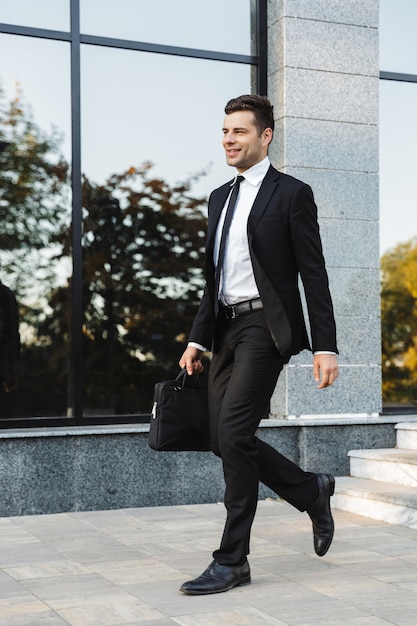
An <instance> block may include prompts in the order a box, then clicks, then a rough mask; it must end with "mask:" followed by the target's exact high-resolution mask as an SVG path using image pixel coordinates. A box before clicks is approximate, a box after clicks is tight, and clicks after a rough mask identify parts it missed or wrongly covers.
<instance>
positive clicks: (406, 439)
mask: <svg viewBox="0 0 417 626" xmlns="http://www.w3.org/2000/svg"><path fill="white" fill-rule="evenodd" d="M395 429H396V431H397V448H403V449H404V450H417V423H416V422H400V423H399V424H396V426H395Z"/></svg>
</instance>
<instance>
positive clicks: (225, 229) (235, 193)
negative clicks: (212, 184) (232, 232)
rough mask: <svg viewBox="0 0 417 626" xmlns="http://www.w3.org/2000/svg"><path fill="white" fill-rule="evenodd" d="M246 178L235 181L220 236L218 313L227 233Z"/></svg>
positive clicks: (216, 289)
mask: <svg viewBox="0 0 417 626" xmlns="http://www.w3.org/2000/svg"><path fill="white" fill-rule="evenodd" d="M244 178H245V177H244V176H238V177H237V178H236V180H235V182H234V185H233V189H232V193H231V194H230V198H229V204H228V205H227V210H226V216H225V218H224V222H223V229H222V235H221V238H220V245H219V255H218V258H217V265H216V271H215V273H214V297H215V300H214V306H215V313H216V315H217V313H218V303H217V301H218V297H219V286H220V275H221V271H222V267H223V262H224V253H225V251H226V240H227V235H228V232H229V228H230V224H231V221H232V217H233V213H234V210H235V206H236V200H237V197H238V195H239V187H240V183H241V182H242V180H244Z"/></svg>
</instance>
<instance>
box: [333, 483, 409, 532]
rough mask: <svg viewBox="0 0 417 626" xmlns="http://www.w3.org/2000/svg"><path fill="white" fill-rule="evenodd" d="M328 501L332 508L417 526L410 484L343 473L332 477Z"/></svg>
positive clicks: (391, 522)
mask: <svg viewBox="0 0 417 626" xmlns="http://www.w3.org/2000/svg"><path fill="white" fill-rule="evenodd" d="M331 504H332V508H334V509H340V510H342V511H349V512H350V513H354V514H356V515H362V516H364V517H369V518H371V519H376V520H379V521H382V522H387V523H389V524H400V525H402V526H408V527H409V528H417V491H416V490H415V488H413V487H407V486H404V485H398V484H393V483H388V482H382V481H376V480H368V479H366V478H353V477H350V476H343V477H339V478H336V490H335V494H334V496H333V497H332V499H331Z"/></svg>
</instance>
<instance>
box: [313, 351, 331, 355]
mask: <svg viewBox="0 0 417 626" xmlns="http://www.w3.org/2000/svg"><path fill="white" fill-rule="evenodd" d="M316 354H334V355H335V356H336V352H332V351H331V350H317V352H315V353H314V356H316Z"/></svg>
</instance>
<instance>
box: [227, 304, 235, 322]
mask: <svg viewBox="0 0 417 626" xmlns="http://www.w3.org/2000/svg"><path fill="white" fill-rule="evenodd" d="M225 313H226V319H228V320H234V319H235V318H236V317H237V313H236V307H235V306H234V305H233V304H229V305H228V306H227V308H226V309H225Z"/></svg>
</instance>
